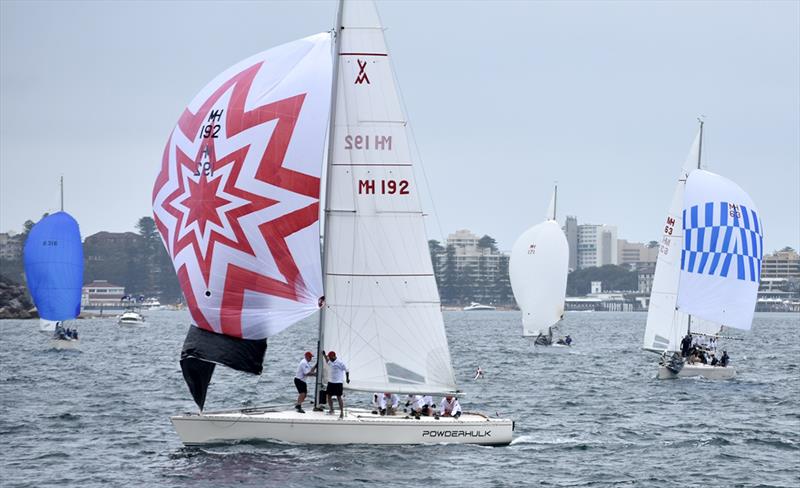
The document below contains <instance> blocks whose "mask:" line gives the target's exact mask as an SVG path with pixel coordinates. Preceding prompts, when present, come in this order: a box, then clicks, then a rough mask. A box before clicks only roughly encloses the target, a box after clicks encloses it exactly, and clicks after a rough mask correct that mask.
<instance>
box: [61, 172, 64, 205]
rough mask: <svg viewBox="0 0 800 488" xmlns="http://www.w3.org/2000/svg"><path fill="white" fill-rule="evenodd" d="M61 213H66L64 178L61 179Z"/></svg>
mask: <svg viewBox="0 0 800 488" xmlns="http://www.w3.org/2000/svg"><path fill="white" fill-rule="evenodd" d="M61 211H62V212H63V211H64V177H63V176H62V177H61Z"/></svg>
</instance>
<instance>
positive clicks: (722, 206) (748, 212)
mask: <svg viewBox="0 0 800 488" xmlns="http://www.w3.org/2000/svg"><path fill="white" fill-rule="evenodd" d="M683 202H684V205H683V231H684V238H683V249H682V251H681V274H680V286H679V287H678V301H677V308H678V310H680V311H681V312H683V313H687V314H691V315H692V316H696V317H699V318H702V319H706V320H710V321H713V322H716V323H720V324H723V325H725V326H728V327H735V328H737V329H750V324H751V323H752V321H753V312H754V310H755V304H756V298H757V293H758V284H759V281H760V277H761V259H762V256H763V240H764V228H763V223H762V222H761V217H760V215H759V213H758V209H757V208H756V206H755V204H754V203H753V200H752V199H751V198H750V196H749V195H748V194H747V193H745V192H744V190H742V189H741V188H740V187H739V185H737V184H736V183H734V182H732V181H730V180H728V179H726V178H723V177H722V176H719V175H717V174H714V173H711V172H709V171H704V170H694V171H692V172H691V174H690V175H689V178H688V179H687V181H686V191H685V193H684V200H683Z"/></svg>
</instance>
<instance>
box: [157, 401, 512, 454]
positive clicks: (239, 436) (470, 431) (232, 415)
mask: <svg viewBox="0 0 800 488" xmlns="http://www.w3.org/2000/svg"><path fill="white" fill-rule="evenodd" d="M171 420H172V424H173V425H174V426H175V430H176V431H177V432H178V436H180V438H181V441H182V442H183V443H184V444H185V445H187V446H195V445H204V444H222V443H231V442H241V441H280V442H291V443H298V444H439V443H450V444H483V445H507V444H509V443H510V442H511V437H512V432H513V430H514V423H513V421H511V420H510V419H490V418H488V417H485V416H483V415H481V414H474V413H465V414H464V415H462V416H461V417H459V418H458V419H454V418H451V417H441V418H439V419H438V420H436V419H435V418H434V417H421V418H420V420H416V419H413V418H411V419H409V418H406V417H405V416H404V415H396V416H385V417H382V416H379V415H374V414H372V413H371V411H370V410H366V409H355V408H353V409H347V414H346V416H345V418H344V419H339V414H338V410H337V413H336V414H335V415H327V414H325V413H323V412H313V411H310V410H309V411H308V412H307V413H304V414H303V413H298V412H296V411H294V410H283V411H268V410H265V409H248V410H244V411H241V410H237V411H224V412H208V413H203V414H187V415H176V416H174V417H172V418H171Z"/></svg>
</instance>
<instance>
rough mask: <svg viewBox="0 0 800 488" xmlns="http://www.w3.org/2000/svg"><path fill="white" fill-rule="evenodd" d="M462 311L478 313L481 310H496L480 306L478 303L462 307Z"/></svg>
mask: <svg viewBox="0 0 800 488" xmlns="http://www.w3.org/2000/svg"><path fill="white" fill-rule="evenodd" d="M462 310H463V311H465V312H479V311H482V310H497V309H496V308H495V307H493V306H491V305H481V304H480V303H478V302H470V304H469V306H467V307H464V308H463V309H462Z"/></svg>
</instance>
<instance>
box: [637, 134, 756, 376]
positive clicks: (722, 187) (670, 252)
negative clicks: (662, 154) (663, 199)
mask: <svg viewBox="0 0 800 488" xmlns="http://www.w3.org/2000/svg"><path fill="white" fill-rule="evenodd" d="M702 141H703V122H702V120H701V121H700V130H699V132H698V135H697V137H696V138H695V141H694V144H693V145H692V149H691V150H690V152H689V156H688V158H687V160H686V162H685V163H684V165H683V167H682V168H681V172H680V175H679V177H678V184H677V186H676V188H675V192H674V193H673V197H672V203H671V205H670V209H669V213H668V214H667V219H666V222H665V226H664V231H663V232H664V234H663V236H662V238H661V242H660V249H659V254H658V259H657V261H656V271H655V276H654V277H653V288H652V291H651V294H650V306H649V309H648V313H647V325H646V328H645V334H644V342H643V348H644V349H645V350H648V351H652V352H658V353H661V354H662V358H661V361H660V364H659V369H658V378H660V379H669V378H677V377H691V376H702V377H705V378H708V379H730V378H733V377H734V376H735V375H736V369H735V368H734V367H733V366H730V365H728V366H727V367H720V366H711V365H710V364H704V363H702V362H690V361H689V360H688V359H687V358H686V357H684V354H682V352H681V341H682V338H684V337H685V336H686V335H687V334H688V335H690V336H700V337H713V338H718V337H720V335H719V334H720V332H721V330H722V327H723V326H726V327H734V328H738V329H745V330H746V329H749V328H750V326H751V323H752V320H753V312H754V310H755V303H756V295H757V292H758V284H759V280H760V275H761V258H762V254H763V249H762V242H763V224H762V222H761V219H760V217H759V215H758V211H757V209H756V207H755V204H754V203H753V201H752V199H751V198H750V197H749V195H747V193H745V192H744V191H743V190H742V189H741V188H740V187H739V186H738V185H736V184H735V183H733V182H732V181H730V180H727V179H725V178H723V177H721V176H719V175H716V174H714V173H711V172H708V171H705V170H702V169H700V163H701V154H702Z"/></svg>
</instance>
